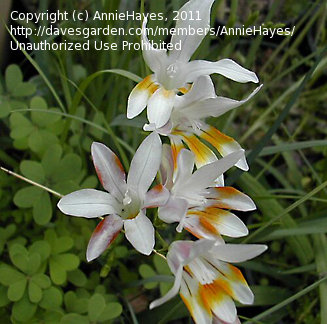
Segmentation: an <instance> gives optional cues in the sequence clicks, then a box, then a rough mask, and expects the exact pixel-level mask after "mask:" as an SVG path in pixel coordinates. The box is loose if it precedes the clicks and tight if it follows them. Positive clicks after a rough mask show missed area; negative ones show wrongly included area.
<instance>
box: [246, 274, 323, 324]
mask: <svg viewBox="0 0 327 324" xmlns="http://www.w3.org/2000/svg"><path fill="white" fill-rule="evenodd" d="M326 279H327V276H325V277H323V278H321V279H320V280H318V281H316V282H314V283H313V284H311V285H310V286H307V287H306V288H304V289H302V290H301V291H299V292H298V293H296V294H295V295H293V296H291V297H289V298H287V299H285V300H284V301H282V302H281V303H279V304H277V305H275V306H273V307H271V308H269V309H267V310H266V311H264V312H262V313H261V314H259V315H257V316H255V317H253V320H256V321H257V320H261V319H263V318H266V317H267V316H268V315H270V314H272V313H274V312H276V311H278V310H280V309H282V308H283V307H285V306H287V305H288V304H290V303H292V302H294V301H295V300H297V299H299V298H300V297H302V296H304V295H306V294H307V293H308V292H310V291H312V290H313V289H315V288H317V287H318V286H319V285H320V284H321V283H323V282H325V280H326ZM251 320H252V319H251ZM251 320H250V321H247V322H245V323H244V324H250V323H251Z"/></svg>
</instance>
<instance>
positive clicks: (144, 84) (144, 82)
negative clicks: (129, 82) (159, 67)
mask: <svg viewBox="0 0 327 324" xmlns="http://www.w3.org/2000/svg"><path fill="white" fill-rule="evenodd" d="M152 83H153V79H152V75H151V74H150V75H148V76H147V77H145V78H144V79H143V80H142V81H141V82H140V83H138V84H137V85H136V87H135V88H136V89H137V90H145V89H147V88H149V87H150V86H151V85H152Z"/></svg>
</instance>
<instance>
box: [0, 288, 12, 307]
mask: <svg viewBox="0 0 327 324" xmlns="http://www.w3.org/2000/svg"><path fill="white" fill-rule="evenodd" d="M9 303H10V300H9V299H8V296H7V288H6V287H5V286H0V307H4V306H7V305H8V304H9Z"/></svg>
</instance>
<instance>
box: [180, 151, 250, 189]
mask: <svg viewBox="0 0 327 324" xmlns="http://www.w3.org/2000/svg"><path fill="white" fill-rule="evenodd" d="M243 152H244V151H243V150H240V151H237V152H234V153H231V154H229V155H227V156H226V157H224V158H222V159H220V160H217V161H216V162H213V163H210V164H207V165H204V166H203V167H201V168H199V169H198V170H196V171H195V172H194V173H193V174H192V176H191V178H190V179H189V180H188V181H187V182H186V183H185V185H184V188H185V189H186V188H195V189H196V190H201V189H205V188H208V187H210V186H212V185H213V184H214V181H215V180H216V179H217V178H218V177H219V176H220V175H222V174H223V173H225V172H226V171H227V170H228V169H229V168H231V167H232V166H233V165H235V164H236V163H237V161H238V160H239V159H240V157H242V154H243Z"/></svg>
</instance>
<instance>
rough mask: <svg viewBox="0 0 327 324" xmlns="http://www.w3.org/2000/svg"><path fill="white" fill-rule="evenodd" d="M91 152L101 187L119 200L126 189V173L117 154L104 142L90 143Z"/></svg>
mask: <svg viewBox="0 0 327 324" xmlns="http://www.w3.org/2000/svg"><path fill="white" fill-rule="evenodd" d="M91 154H92V159H93V163H94V167H95V170H96V172H97V174H98V178H99V180H100V182H101V184H102V186H103V188H104V189H106V190H107V191H108V192H110V193H111V194H112V195H113V196H114V197H116V198H117V199H118V200H119V201H121V200H122V199H123V197H124V193H125V191H126V181H125V178H126V175H125V171H124V168H123V166H122V165H121V163H120V161H119V159H118V157H117V155H116V154H115V153H114V152H112V151H111V150H110V149H109V148H108V147H107V146H105V145H104V144H101V143H96V142H93V143H92V146H91Z"/></svg>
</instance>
